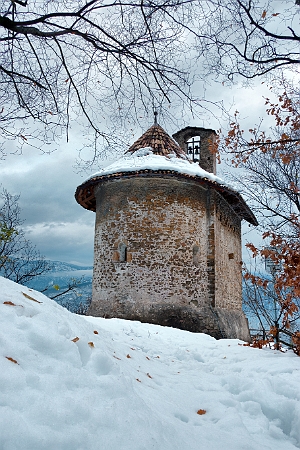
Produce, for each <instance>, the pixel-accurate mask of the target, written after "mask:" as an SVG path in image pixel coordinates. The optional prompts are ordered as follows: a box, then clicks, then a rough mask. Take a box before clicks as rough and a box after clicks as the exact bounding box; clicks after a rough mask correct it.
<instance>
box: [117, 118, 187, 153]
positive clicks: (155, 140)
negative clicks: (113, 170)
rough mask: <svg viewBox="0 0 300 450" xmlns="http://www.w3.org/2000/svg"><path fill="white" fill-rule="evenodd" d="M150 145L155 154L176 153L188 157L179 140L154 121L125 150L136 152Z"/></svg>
mask: <svg viewBox="0 0 300 450" xmlns="http://www.w3.org/2000/svg"><path fill="white" fill-rule="evenodd" d="M146 147H150V148H151V150H152V152H153V154H154V155H159V156H168V155H169V154H170V153H175V155H176V157H177V158H181V159H187V157H186V154H185V152H184V151H183V150H182V149H181V148H180V147H179V145H178V144H177V142H175V141H174V139H172V138H171V136H169V135H168V133H167V132H166V131H165V130H164V129H163V128H162V127H161V126H160V125H158V124H157V123H154V125H152V127H150V128H149V129H148V130H147V131H146V132H145V133H144V134H143V135H142V136H141V137H140V138H139V139H138V140H137V141H135V142H134V144H132V146H131V147H130V148H129V149H128V150H127V151H126V152H125V154H126V153H131V154H133V153H135V152H136V151H138V150H140V149H141V148H146Z"/></svg>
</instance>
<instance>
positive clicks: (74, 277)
mask: <svg viewBox="0 0 300 450" xmlns="http://www.w3.org/2000/svg"><path fill="white" fill-rule="evenodd" d="M47 262H48V263H49V268H50V269H49V271H47V272H45V273H44V274H43V275H39V276H37V277H35V278H33V279H32V280H30V281H28V283H26V285H27V286H28V287H30V288H32V289H35V290H37V291H40V292H43V293H44V294H45V295H47V296H48V297H50V298H53V297H55V296H57V294H60V293H63V292H66V291H67V290H68V288H69V286H70V285H72V284H76V286H75V288H74V289H72V290H70V291H68V292H66V293H64V294H62V295H60V296H58V297H56V298H54V300H55V301H56V302H57V303H59V304H60V305H62V306H65V307H66V308H67V309H69V310H70V311H73V312H77V311H78V310H80V311H81V312H82V311H84V310H85V309H86V308H87V306H88V304H89V303H90V299H91V296H92V276H93V266H78V265H76V264H70V263H67V262H64V261H51V260H47Z"/></svg>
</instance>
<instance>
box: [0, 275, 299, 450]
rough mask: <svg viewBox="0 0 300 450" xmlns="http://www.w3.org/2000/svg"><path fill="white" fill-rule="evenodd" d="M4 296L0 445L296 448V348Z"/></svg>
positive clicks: (127, 449) (27, 449)
mask: <svg viewBox="0 0 300 450" xmlns="http://www.w3.org/2000/svg"><path fill="white" fill-rule="evenodd" d="M0 292H1V295H0V321H1V326H0V344H1V345H0V349H1V350H0V386H1V392H0V449H1V450H100V449H101V450H102V449H103V450H116V449H118V450H150V449H153V450H171V449H172V450H176V449H178V450H220V449H221V448H222V449H223V450H227V449H228V450H229V449H230V450H241V449H245V450H257V449H264V450H267V449H270V450H271V449H272V450H273V449H274V448H276V449H277V450H292V449H296V448H300V402H299V399H300V389H299V382H300V358H299V357H297V356H296V355H294V354H293V353H292V352H287V353H279V352H275V351H272V350H268V349H266V350H258V349H253V348H249V347H244V346H243V345H242V343H240V342H238V341H237V340H221V341H216V340H215V339H213V338H212V337H210V336H206V335H204V334H192V333H189V332H186V331H181V330H176V329H172V328H164V327H160V326H157V325H148V324H141V323H139V322H130V321H125V320H120V319H111V320H105V319H101V318H92V317H81V316H76V315H74V314H71V313H69V312H68V311H67V310H65V309H63V308H62V307H61V306H59V305H58V304H56V303H55V302H54V301H52V300H49V299H48V298H47V297H45V296H44V295H42V294H41V293H38V292H36V291H32V290H30V289H28V288H26V287H23V286H20V285H18V284H15V283H13V282H11V281H9V280H6V279H3V278H0ZM200 413H201V414H200Z"/></svg>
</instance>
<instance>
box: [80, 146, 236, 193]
mask: <svg viewBox="0 0 300 450" xmlns="http://www.w3.org/2000/svg"><path fill="white" fill-rule="evenodd" d="M137 170H174V171H175V172H178V173H181V174H185V175H191V176H198V177H201V178H207V179H208V180H211V181H215V182H216V183H219V184H221V185H226V186H229V185H228V183H226V182H225V181H224V180H222V179H221V178H219V177H217V176H216V175H214V174H213V173H210V172H206V170H204V169H202V168H201V167H200V166H199V164H198V163H194V162H191V161H190V160H189V159H188V158H186V159H183V158H178V157H177V156H176V155H175V154H173V153H170V155H168V157H167V156H161V155H155V154H154V153H153V152H152V149H151V148H150V147H145V148H141V149H140V150H137V151H136V152H134V153H132V154H131V153H126V154H125V155H123V156H122V157H121V158H119V159H118V160H117V161H115V162H114V163H112V164H110V165H109V166H107V167H105V168H104V169H101V170H100V171H99V172H97V173H94V174H93V175H92V176H91V177H89V178H88V180H90V179H92V178H96V177H101V176H104V175H110V174H113V173H123V172H135V171H137ZM88 180H86V181H88ZM229 187H230V186H229Z"/></svg>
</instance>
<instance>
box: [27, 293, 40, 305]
mask: <svg viewBox="0 0 300 450" xmlns="http://www.w3.org/2000/svg"><path fill="white" fill-rule="evenodd" d="M22 294H23V295H24V297H26V298H28V300H32V301H33V302H36V303H43V302H39V301H38V300H36V299H35V298H33V297H30V295H28V294H25V292H22Z"/></svg>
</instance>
